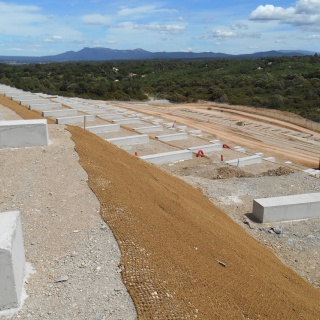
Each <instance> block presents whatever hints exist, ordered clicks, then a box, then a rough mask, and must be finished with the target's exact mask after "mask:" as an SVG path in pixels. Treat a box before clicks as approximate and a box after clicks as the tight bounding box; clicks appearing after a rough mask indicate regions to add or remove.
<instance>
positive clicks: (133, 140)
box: [106, 134, 149, 147]
mask: <svg viewBox="0 0 320 320" xmlns="http://www.w3.org/2000/svg"><path fill="white" fill-rule="evenodd" d="M106 140H107V141H108V142H111V143H113V144H115V145H117V146H119V147H120V146H131V145H134V144H141V143H148V142H149V136H148V135H146V134H141V135H135V136H127V137H121V138H112V139H106Z"/></svg>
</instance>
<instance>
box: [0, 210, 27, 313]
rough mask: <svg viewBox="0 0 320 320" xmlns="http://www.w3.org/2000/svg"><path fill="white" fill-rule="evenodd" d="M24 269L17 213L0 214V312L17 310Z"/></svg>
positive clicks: (19, 223)
mask: <svg viewBox="0 0 320 320" xmlns="http://www.w3.org/2000/svg"><path fill="white" fill-rule="evenodd" d="M24 268H25V253H24V246H23V237H22V228H21V218H20V212H19V211H11V212H2V213H0V310H5V309H12V308H17V307H19V306H20V302H21V292H22V287H23V278H24Z"/></svg>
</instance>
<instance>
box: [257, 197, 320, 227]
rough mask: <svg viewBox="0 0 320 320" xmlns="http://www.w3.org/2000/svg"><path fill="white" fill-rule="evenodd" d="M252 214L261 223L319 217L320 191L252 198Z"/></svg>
mask: <svg viewBox="0 0 320 320" xmlns="http://www.w3.org/2000/svg"><path fill="white" fill-rule="evenodd" d="M252 213H253V216H254V217H255V218H257V219H258V220H259V221H260V222H262V223H268V222H278V221H289V220H300V219H308V218H318V217H320V193H306V194H298V195H290V196H282V197H272V198H263V199H255V200H253V210H252Z"/></svg>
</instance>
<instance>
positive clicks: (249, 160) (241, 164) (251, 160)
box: [225, 155, 262, 167]
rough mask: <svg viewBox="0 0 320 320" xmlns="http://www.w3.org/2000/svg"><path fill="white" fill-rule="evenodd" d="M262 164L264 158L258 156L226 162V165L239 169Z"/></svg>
mask: <svg viewBox="0 0 320 320" xmlns="http://www.w3.org/2000/svg"><path fill="white" fill-rule="evenodd" d="M261 162H262V157H261V156H257V155H254V156H249V157H243V158H238V159H232V160H228V161H225V163H226V164H229V165H231V166H237V167H244V166H248V165H251V164H256V163H261Z"/></svg>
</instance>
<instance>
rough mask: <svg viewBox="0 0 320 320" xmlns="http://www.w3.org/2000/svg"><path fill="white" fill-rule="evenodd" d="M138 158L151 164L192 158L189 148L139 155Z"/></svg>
mask: <svg viewBox="0 0 320 320" xmlns="http://www.w3.org/2000/svg"><path fill="white" fill-rule="evenodd" d="M139 158H140V159H142V160H145V161H147V162H150V163H153V164H163V163H170V162H176V161H183V160H190V159H192V152H191V151H190V150H178V151H171V152H163V153H156V154H149V155H146V156H141V157H139Z"/></svg>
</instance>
